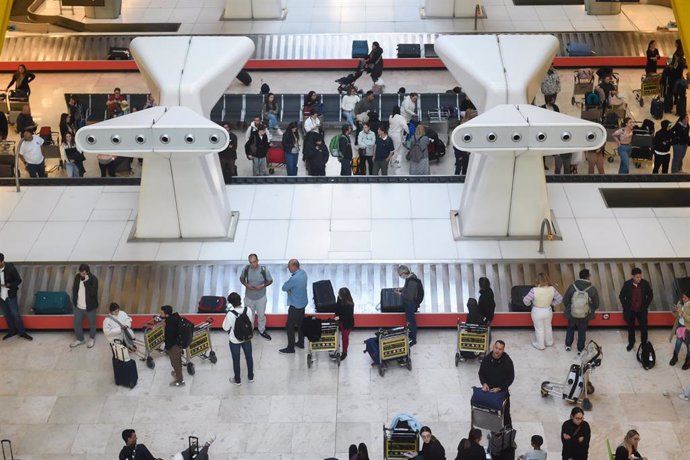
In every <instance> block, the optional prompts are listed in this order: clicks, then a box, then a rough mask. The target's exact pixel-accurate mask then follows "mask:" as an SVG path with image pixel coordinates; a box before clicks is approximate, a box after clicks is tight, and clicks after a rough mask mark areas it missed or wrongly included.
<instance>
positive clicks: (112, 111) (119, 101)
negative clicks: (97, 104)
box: [105, 88, 126, 118]
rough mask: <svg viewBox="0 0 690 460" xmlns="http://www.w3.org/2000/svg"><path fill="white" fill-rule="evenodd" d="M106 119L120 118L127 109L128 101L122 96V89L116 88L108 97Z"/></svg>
mask: <svg viewBox="0 0 690 460" xmlns="http://www.w3.org/2000/svg"><path fill="white" fill-rule="evenodd" d="M105 107H106V115H107V117H106V118H114V117H119V116H120V115H123V114H124V109H125V108H126V99H125V97H124V96H123V95H122V94H121V91H120V88H115V89H114V90H113V93H112V94H110V95H108V100H107V101H106V103H105Z"/></svg>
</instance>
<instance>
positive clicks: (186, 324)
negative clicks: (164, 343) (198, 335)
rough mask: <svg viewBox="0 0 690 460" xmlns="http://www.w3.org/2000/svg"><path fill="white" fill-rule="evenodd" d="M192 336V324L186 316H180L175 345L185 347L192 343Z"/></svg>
mask: <svg viewBox="0 0 690 460" xmlns="http://www.w3.org/2000/svg"><path fill="white" fill-rule="evenodd" d="M193 336H194V324H193V323H192V322H191V321H189V320H188V319H187V318H183V317H180V324H179V326H178V328H177V345H179V347H180V348H187V347H188V346H189V344H191V343H192V337H193Z"/></svg>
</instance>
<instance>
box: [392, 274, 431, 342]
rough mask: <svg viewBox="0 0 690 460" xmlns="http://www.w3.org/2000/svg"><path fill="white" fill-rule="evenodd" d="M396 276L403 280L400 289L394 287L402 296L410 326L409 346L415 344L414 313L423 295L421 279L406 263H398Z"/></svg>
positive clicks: (415, 320) (415, 321)
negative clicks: (403, 282)
mask: <svg viewBox="0 0 690 460" xmlns="http://www.w3.org/2000/svg"><path fill="white" fill-rule="evenodd" d="M398 276H400V278H402V279H404V280H405V284H404V285H403V287H402V289H396V292H399V293H400V296H401V297H402V302H403V307H404V308H405V319H406V320H407V324H408V325H409V327H410V346H411V347H412V346H414V345H416V344H417V319H416V318H415V313H416V312H417V310H419V304H420V303H421V301H422V299H423V296H424V287H423V286H422V281H421V280H420V279H419V278H417V275H415V274H414V273H412V272H411V271H410V269H409V267H408V266H407V265H398Z"/></svg>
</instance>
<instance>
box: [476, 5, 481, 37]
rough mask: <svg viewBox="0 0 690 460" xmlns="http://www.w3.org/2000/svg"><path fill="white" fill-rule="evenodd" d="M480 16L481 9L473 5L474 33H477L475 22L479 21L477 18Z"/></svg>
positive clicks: (479, 6)
mask: <svg viewBox="0 0 690 460" xmlns="http://www.w3.org/2000/svg"><path fill="white" fill-rule="evenodd" d="M480 16H482V7H481V5H479V3H477V4H476V5H474V30H475V32H476V31H477V21H478V20H479V17H480Z"/></svg>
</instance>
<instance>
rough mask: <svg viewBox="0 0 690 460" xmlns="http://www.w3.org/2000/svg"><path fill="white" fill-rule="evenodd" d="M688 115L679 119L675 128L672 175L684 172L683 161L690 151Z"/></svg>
mask: <svg viewBox="0 0 690 460" xmlns="http://www.w3.org/2000/svg"><path fill="white" fill-rule="evenodd" d="M688 120H689V118H688V114H687V113H686V114H685V115H683V116H681V117H678V121H677V122H676V124H675V125H674V126H673V160H671V173H674V174H675V173H682V172H683V159H684V158H685V153H686V152H687V151H688V145H689V144H690V136H689V135H688V130H689V127H690V126H689V124H688Z"/></svg>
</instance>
